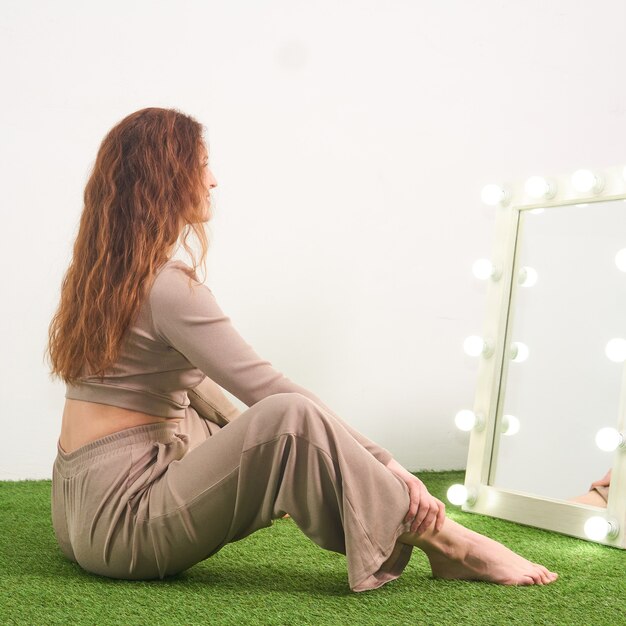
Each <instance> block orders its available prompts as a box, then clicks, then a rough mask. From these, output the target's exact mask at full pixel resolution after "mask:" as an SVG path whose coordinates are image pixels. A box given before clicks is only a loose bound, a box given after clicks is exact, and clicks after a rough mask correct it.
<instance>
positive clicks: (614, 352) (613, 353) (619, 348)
mask: <svg viewBox="0 0 626 626" xmlns="http://www.w3.org/2000/svg"><path fill="white" fill-rule="evenodd" d="M604 353H605V354H606V356H607V357H608V358H609V359H610V360H611V361H613V362H614V363H621V362H622V361H626V339H622V338H621V337H614V338H613V339H610V340H609V341H608V342H607V344H606V347H605V348H604Z"/></svg>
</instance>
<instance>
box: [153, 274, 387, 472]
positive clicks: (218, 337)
mask: <svg viewBox="0 0 626 626" xmlns="http://www.w3.org/2000/svg"><path fill="white" fill-rule="evenodd" d="M179 263H181V264H182V262H179ZM182 265H183V266H184V264H182ZM187 267H188V266H187ZM149 298H150V305H151V310H152V321H153V327H154V331H155V333H156V334H157V336H158V337H159V338H160V339H161V341H163V342H164V343H166V344H167V345H169V346H172V347H173V348H175V349H176V350H178V351H179V352H180V353H181V354H183V355H184V356H185V357H186V358H187V360H188V361H189V362H190V363H191V364H193V365H194V366H195V367H197V368H198V369H200V370H201V371H202V372H204V373H205V374H206V375H207V377H209V379H210V380H211V382H213V381H214V382H215V383H217V385H219V386H220V387H222V388H223V389H226V390H227V391H228V392H229V393H232V394H233V395H234V396H235V397H236V398H239V400H241V401H242V402H243V403H244V404H245V405H246V406H248V407H251V406H252V405H254V404H256V403H257V402H258V401H259V400H262V399H263V398H266V397H267V396H271V395H274V394H277V393H284V392H297V393H301V394H302V395H303V396H306V397H308V398H310V399H311V400H313V401H314V402H315V403H317V404H318V405H319V406H320V407H321V408H322V409H324V410H325V411H327V412H328V413H329V414H331V415H332V416H333V417H334V418H335V419H336V420H337V421H339V422H340V423H341V424H342V425H343V426H344V428H345V429H346V430H347V431H348V432H349V433H350V434H351V435H352V436H353V437H354V438H355V439H356V440H357V441H358V442H359V443H360V444H361V445H362V446H363V447H365V448H366V449H367V450H368V451H369V452H370V453H371V454H372V455H373V456H374V457H376V458H377V459H378V460H379V461H380V462H381V463H383V464H384V465H386V464H387V463H388V462H389V461H390V460H391V459H392V458H393V457H392V455H391V453H390V452H389V451H388V450H385V449H384V448H382V447H381V446H379V445H377V444H376V443H374V442H373V441H371V440H370V439H368V438H367V437H365V436H364V435H362V434H361V433H359V432H358V431H357V430H356V429H354V428H352V427H351V426H350V425H349V424H347V423H346V422H345V421H344V420H342V419H341V418H340V417H339V416H338V415H337V414H336V413H334V412H333V411H332V410H331V409H330V408H329V407H328V406H326V405H325V404H324V403H323V402H322V400H320V398H318V397H317V396H316V395H315V394H313V393H312V392H310V391H309V390H308V389H306V388H305V387H302V386H301V385H298V384H296V383H294V382H293V381H292V380H290V379H289V378H287V376H285V375H284V374H282V373H281V372H280V371H278V370H277V369H275V368H274V367H273V366H272V364H271V363H270V361H267V360H266V359H263V358H261V357H260V356H259V355H258V354H257V353H256V352H255V350H254V349H253V348H252V346H251V345H250V344H248V343H247V342H246V341H245V340H244V339H243V338H242V337H241V335H240V334H239V333H238V332H237V330H236V329H235V327H234V326H233V324H232V323H231V321H230V318H229V317H228V316H227V315H226V314H225V313H224V312H223V311H222V309H221V308H220V306H219V304H218V303H217V301H216V299H215V296H214V295H213V292H212V291H211V290H210V289H209V288H208V287H207V286H206V285H204V284H202V283H200V282H193V283H192V284H191V286H190V285H189V278H188V276H187V274H185V272H184V271H183V270H182V269H181V267H180V266H177V264H171V265H169V266H167V267H166V268H165V269H163V270H162V271H161V272H160V273H159V274H158V275H157V277H156V280H155V281H154V283H153V285H152V289H151V291H150V294H149ZM205 380H206V379H205ZM201 384H202V383H201ZM205 385H207V386H210V385H211V383H210V382H206V383H205ZM194 401H195V399H194Z"/></svg>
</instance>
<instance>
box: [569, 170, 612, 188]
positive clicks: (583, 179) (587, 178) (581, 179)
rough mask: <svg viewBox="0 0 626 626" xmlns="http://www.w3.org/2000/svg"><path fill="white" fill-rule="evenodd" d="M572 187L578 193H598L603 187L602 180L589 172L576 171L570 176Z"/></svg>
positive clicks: (597, 175)
mask: <svg viewBox="0 0 626 626" xmlns="http://www.w3.org/2000/svg"><path fill="white" fill-rule="evenodd" d="M572 187H574V189H575V190H576V191H578V192H579V193H599V192H600V191H602V187H604V180H603V178H602V176H600V175H599V174H594V173H593V172H592V171H591V170H576V171H575V172H574V173H573V174H572Z"/></svg>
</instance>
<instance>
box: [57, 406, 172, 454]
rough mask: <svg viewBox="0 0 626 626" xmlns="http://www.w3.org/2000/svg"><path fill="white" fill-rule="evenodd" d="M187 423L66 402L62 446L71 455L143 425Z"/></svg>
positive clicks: (113, 408)
mask: <svg viewBox="0 0 626 626" xmlns="http://www.w3.org/2000/svg"><path fill="white" fill-rule="evenodd" d="M181 419H183V418H182V417H179V418H166V417H161V416H159V415H149V414H148V413H142V412H141V411H132V410H130V409H123V408H121V407H118V406H111V405H109V404H100V403H99V402H86V401H84V400H73V399H72V398H66V399H65V407H64V408H63V421H62V424H61V435H60V437H59V444H60V446H61V449H62V450H63V451H64V452H66V453H68V454H69V453H70V452H73V451H74V450H76V449H77V448H80V447H81V446H84V445H86V444H88V443H91V442H92V441H95V440H96V439H100V438H101V437H105V436H106V435H111V434H113V433H116V432H119V431H120V430H125V429H126V428H132V427H133V426H141V425H143V424H156V423H157V422H174V423H176V422H180V420H181Z"/></svg>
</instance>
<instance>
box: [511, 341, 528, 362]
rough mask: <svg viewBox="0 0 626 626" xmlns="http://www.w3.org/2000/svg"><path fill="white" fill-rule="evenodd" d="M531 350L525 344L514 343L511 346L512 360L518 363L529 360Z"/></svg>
mask: <svg viewBox="0 0 626 626" xmlns="http://www.w3.org/2000/svg"><path fill="white" fill-rule="evenodd" d="M529 353H530V350H529V349H528V346H527V345H526V344H525V343H522V342H521V341H514V342H513V344H512V345H511V360H512V361H515V362H516V363H522V362H523V361H525V360H526V359H527V358H528V354H529Z"/></svg>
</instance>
